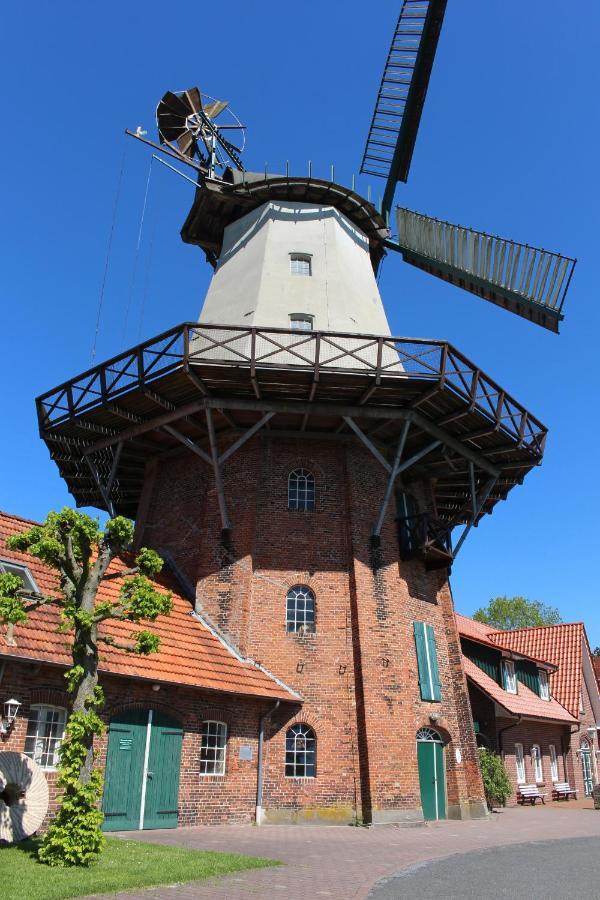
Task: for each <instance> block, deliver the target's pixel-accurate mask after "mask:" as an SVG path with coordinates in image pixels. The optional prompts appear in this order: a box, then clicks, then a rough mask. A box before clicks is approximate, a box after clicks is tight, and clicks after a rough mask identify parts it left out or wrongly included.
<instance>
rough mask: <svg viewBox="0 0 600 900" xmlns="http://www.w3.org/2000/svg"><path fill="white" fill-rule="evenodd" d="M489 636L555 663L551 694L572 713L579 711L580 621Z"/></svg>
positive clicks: (505, 645)
mask: <svg viewBox="0 0 600 900" xmlns="http://www.w3.org/2000/svg"><path fill="white" fill-rule="evenodd" d="M491 638H492V640H493V641H494V643H496V644H498V645H499V646H501V647H507V648H510V649H511V650H515V651H517V652H518V653H524V654H527V655H529V656H537V657H538V658H540V657H542V658H543V659H547V660H548V661H549V662H553V663H555V664H556V665H557V666H558V667H559V668H558V670H557V671H556V672H553V673H552V674H551V675H550V690H551V691H552V696H553V697H556V699H557V700H558V702H559V703H562V705H563V706H565V707H566V708H567V709H568V710H569V712H570V713H572V714H573V715H574V716H578V715H579V704H580V698H581V687H582V683H581V679H582V672H583V666H582V648H583V641H584V639H585V631H584V627H583V622H570V623H567V624H564V625H544V626H542V627H540V628H520V629H518V630H517V631H496V632H494V633H493V634H492V635H491Z"/></svg>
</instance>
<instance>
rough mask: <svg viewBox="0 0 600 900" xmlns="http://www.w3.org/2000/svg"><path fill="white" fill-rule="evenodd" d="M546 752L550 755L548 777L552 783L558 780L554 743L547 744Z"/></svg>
mask: <svg viewBox="0 0 600 900" xmlns="http://www.w3.org/2000/svg"><path fill="white" fill-rule="evenodd" d="M548 754H549V756H550V777H551V779H552V781H553V783H556V782H557V781H558V756H557V755H556V747H555V745H554V744H548Z"/></svg>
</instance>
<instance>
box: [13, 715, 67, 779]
mask: <svg viewBox="0 0 600 900" xmlns="http://www.w3.org/2000/svg"><path fill="white" fill-rule="evenodd" d="M48 713H51V714H53V716H54V714H56V717H55V721H50V722H48ZM34 720H35V729H32V727H31V726H32V724H33V722H34ZM66 724H67V710H66V709H65V707H64V706H53V705H52V704H50V703H34V704H33V705H32V706H30V707H29V717H28V719H27V732H26V735H25V751H24V752H25V755H26V756H28V757H29V759H32V760H33V761H34V762H36V763H37V764H38V765H39V766H40V768H42V769H44V771H46V772H54V771H56V769H57V767H58V763H59V760H58V750H59V747H60V745H61V743H62V742H63V740H64V737H65V726H66ZM54 726H57V733H56V734H53V733H52V732H53V729H54ZM41 728H43V729H44V730H48V731H50V733H49V734H48V733H47V734H40V731H41ZM32 732H33V733H32ZM31 741H33V747H29V749H28V745H29V744H30V742H31ZM44 757H46V762H44Z"/></svg>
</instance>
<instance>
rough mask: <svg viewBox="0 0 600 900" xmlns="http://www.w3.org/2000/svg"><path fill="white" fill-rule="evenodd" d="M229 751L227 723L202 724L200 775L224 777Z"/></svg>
mask: <svg viewBox="0 0 600 900" xmlns="http://www.w3.org/2000/svg"><path fill="white" fill-rule="evenodd" d="M226 749H227V725H226V724H225V722H213V721H208V720H207V721H206V722H203V723H202V735H201V739H200V774H201V775H224V774H225V751H226Z"/></svg>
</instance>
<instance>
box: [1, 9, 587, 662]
mask: <svg viewBox="0 0 600 900" xmlns="http://www.w3.org/2000/svg"><path fill="white" fill-rule="evenodd" d="M398 8H399V3H398V2H393V3H392V2H388V3H379V4H371V5H370V6H365V5H364V4H363V3H361V4H359V3H356V2H354V0H347V2H345V3H343V4H342V3H341V2H339V0H338V2H335V3H334V2H329V3H323V2H322V0H321V2H316V0H304V2H303V3H302V4H284V3H281V2H278V3H275V2H273V0H268V2H262V0H259V2H255V3H252V4H250V3H241V2H238V0H233V2H230V3H229V4H227V6H226V7H222V8H220V9H219V8H212V11H210V12H209V11H208V7H202V6H200V7H194V8H190V7H189V6H187V7H186V6H185V5H184V6H181V5H179V6H173V7H171V6H169V5H168V4H167V5H165V4H164V3H158V2H155V0H145V2H143V3H142V2H138V0H129V2H127V3H122V2H121V3H115V2H113V0H106V2H104V3H103V4H101V5H99V4H91V3H75V2H66V0H65V2H60V3H54V4H50V3H46V2H39V3H37V4H35V9H32V8H31V6H28V5H27V4H9V6H8V7H7V8H6V9H5V11H4V15H3V18H4V28H3V35H2V38H1V39H0V40H1V42H2V44H1V47H0V50H1V58H2V64H3V79H2V83H3V86H4V97H5V104H4V106H5V113H4V115H5V119H6V121H7V123H8V124H5V127H4V129H3V130H4V135H5V138H4V140H3V142H2V144H1V145H0V154H1V155H2V157H3V158H2V166H1V168H0V172H1V176H0V177H1V178H2V182H3V186H2V207H3V215H2V217H1V224H0V228H1V233H0V240H1V244H0V246H1V248H2V266H1V270H0V271H1V278H2V281H1V284H2V298H3V326H4V327H3V340H2V353H1V354H0V365H1V367H2V371H1V378H2V385H3V397H4V416H3V420H4V425H5V428H4V440H3V441H2V446H1V450H0V453H1V461H2V479H1V481H0V507H1V508H3V509H5V510H8V511H11V512H16V513H20V514H22V515H25V516H30V517H32V518H39V517H42V516H43V515H44V514H45V513H46V512H47V510H48V509H49V508H53V507H57V506H61V505H63V504H66V503H69V502H70V498H69V495H68V494H67V492H66V489H65V487H64V485H63V483H62V482H61V480H60V479H59V477H58V474H57V471H56V469H55V467H54V465H53V464H52V463H51V462H50V460H49V458H48V453H47V450H46V448H45V446H44V445H43V444H42V443H41V441H40V440H39V439H38V437H37V428H36V420H35V408H34V403H33V399H34V397H35V396H36V395H37V394H39V393H41V392H42V391H44V390H47V389H48V388H50V387H52V386H54V385H55V384H58V383H59V382H61V381H63V380H65V379H66V378H68V377H70V376H72V375H75V374H77V373H78V372H80V371H82V370H83V369H85V368H87V367H88V366H89V365H90V361H91V349H92V344H93V339H94V332H95V327H96V317H97V311H98V301H99V294H100V285H101V282H102V277H103V270H104V265H105V258H106V247H107V241H108V237H109V232H110V228H111V221H112V210H113V203H114V198H115V191H116V186H117V180H118V174H119V171H120V168H121V164H122V160H123V154H125V156H124V173H123V180H122V186H121V195H120V202H119V208H118V212H117V217H116V221H115V229H114V236H113V246H112V253H111V256H110V261H109V268H108V274H107V280H106V290H105V296H104V304H103V310H102V316H101V322H100V330H99V335H98V343H97V359H102V358H106V357H107V356H109V355H112V354H113V353H116V352H119V351H120V350H121V349H123V348H124V347H126V346H129V345H131V344H134V343H137V341H138V339H139V338H140V337H148V336H151V335H153V334H158V333H159V332H160V331H162V330H164V329H166V328H169V327H170V326H172V325H174V324H176V323H178V322H180V321H184V320H186V319H191V318H196V316H197V315H198V311H199V309H200V306H201V302H202V298H203V296H204V292H205V290H206V286H207V283H208V279H209V276H210V270H209V268H208V267H207V265H206V264H205V263H204V261H203V256H202V254H201V252H200V251H198V250H196V249H195V248H192V247H188V246H186V245H184V244H182V243H181V241H180V239H179V228H180V226H181V224H182V222H183V219H184V217H185V213H186V211H187V209H188V206H189V203H190V201H191V195H192V188H191V186H189V185H187V184H186V183H185V182H184V181H183V180H182V179H179V178H177V177H176V176H175V175H171V173H169V172H167V171H166V170H165V169H162V168H161V167H159V166H157V165H156V164H154V166H153V170H152V174H151V179H150V188H149V192H148V204H147V209H146V215H145V219H144V230H143V233H142V239H141V244H140V250H139V254H138V255H137V265H136V263H135V260H136V253H135V250H136V244H137V240H138V233H139V227H140V216H141V209H142V203H143V199H144V192H145V186H146V181H147V178H148V165H149V158H150V156H149V154H148V153H146V151H145V150H144V149H143V148H142V147H141V146H140V145H138V144H136V142H134V141H132V140H131V139H127V140H126V139H125V138H124V137H123V130H124V128H125V127H132V128H135V127H136V126H137V125H140V124H141V125H143V126H144V127H145V128H147V129H148V131H149V132H150V134H152V132H153V129H154V121H153V116H154V109H155V106H156V102H157V101H158V99H159V98H160V97H161V95H162V94H163V92H164V91H165V90H166V89H174V90H178V89H182V88H186V87H189V86H192V85H195V84H198V85H200V87H201V88H202V90H204V91H206V92H207V93H209V94H212V95H213V96H217V97H223V98H226V99H228V100H230V102H231V104H232V106H233V108H234V109H235V110H236V112H237V113H238V115H239V116H240V117H241V118H242V120H243V121H244V122H245V123H246V124H247V125H248V137H247V149H246V153H245V162H246V166H247V168H250V169H256V168H258V169H261V168H262V167H263V166H264V164H265V162H266V163H268V165H269V168H270V169H271V170H275V171H276V170H282V168H283V167H284V165H285V161H286V160H289V161H290V168H291V170H292V171H296V172H299V173H304V172H306V171H307V166H308V160H309V159H310V160H312V163H313V173H314V174H315V175H319V174H323V175H324V176H325V175H326V174H327V173H328V171H329V166H330V164H331V163H334V164H335V173H336V180H338V181H341V182H343V183H347V184H348V183H350V179H351V176H352V173H354V172H357V170H358V166H359V163H360V158H361V153H362V148H363V144H364V140H365V137H366V132H367V128H368V124H369V121H370V116H371V110H372V104H373V102H374V99H375V93H376V89H377V85H378V82H379V78H380V75H381V69H382V66H383V63H384V59H385V54H386V52H387V46H388V43H389V39H390V37H391V33H392V29H393V25H394V23H395V19H396V16H397V13H398ZM583 10H585V15H583ZM367 13H369V14H372V15H367ZM598 35H600V7H599V6H598V5H597V4H592V3H588V4H585V7H581V8H580V9H579V11H578V14H577V15H569V16H568V21H567V16H566V15H565V6H564V3H559V2H558V0H527V3H523V0H489V2H486V3H482V2H481V0H450V2H449V3H448V11H447V14H446V20H445V23H444V27H443V30H442V36H441V39H440V45H439V49H438V53H437V56H436V61H435V65H434V70H433V75H432V79H431V84H430V89H429V94H428V98H427V103H426V107H425V112H424V116H423V120H422V124H421V128H420V132H419V136H418V140H417V145H416V150H415V154H414V158H413V164H412V169H411V173H410V178H409V183H408V185H406V186H400V187H399V189H398V192H397V195H396V199H397V202H399V203H401V204H402V205H406V206H409V207H412V208H414V209H417V210H419V211H422V212H425V213H428V214H431V215H436V216H438V217H440V218H444V219H448V220H449V221H452V222H459V223H461V224H465V225H471V226H472V227H475V228H482V229H486V230H488V231H490V232H493V233H496V234H501V235H503V236H507V237H512V238H514V239H516V240H521V241H526V242H529V243H532V244H535V245H538V246H542V247H546V248H548V249H552V250H559V251H562V252H564V253H566V254H568V255H572V256H576V257H578V259H579V262H578V265H577V269H576V273H575V276H574V279H573V283H572V287H571V291H570V295H569V297H568V300H567V304H566V314H567V315H566V321H565V322H564V323H563V326H562V334H561V335H560V336H559V337H556V336H554V335H552V334H550V333H547V332H545V331H543V330H541V329H537V328H536V327H534V326H532V325H530V324H528V323H526V322H524V321H523V320H521V319H518V318H517V317H515V316H510V315H509V314H507V313H505V312H503V311H502V310H499V309H496V308H495V307H492V306H491V305H489V304H487V303H484V302H483V301H481V300H478V299H477V298H475V297H472V296H471V295H468V294H466V293H463V292H461V291H459V290H457V289H456V288H453V287H451V286H449V285H445V284H443V283H442V282H441V281H438V280H437V279H433V278H431V277H430V276H428V275H425V274H424V273H421V272H419V271H417V270H414V269H412V268H411V267H410V266H407V265H405V264H403V263H402V261H401V259H400V258H399V257H396V256H395V255H390V256H389V257H388V258H387V259H386V261H385V262H384V265H383V269H382V274H381V280H380V287H381V291H382V295H383V298H384V302H385V305H386V309H387V312H388V317H389V319H390V323H391V327H392V332H393V333H394V334H398V335H418V336H427V337H434V338H445V339H448V340H450V341H451V342H452V343H454V344H455V345H456V346H457V347H458V348H459V349H460V350H462V351H463V352H464V353H465V354H466V355H467V356H469V357H470V358H471V359H473V360H474V361H476V362H477V363H478V364H479V365H480V366H481V367H482V368H483V369H484V370H485V371H487V372H488V373H489V374H490V375H491V376H492V377H493V378H495V379H496V380H498V381H499V382H500V383H501V384H502V385H503V387H505V389H506V390H508V391H510V392H511V393H513V394H514V395H515V396H516V397H517V398H518V399H519V400H520V401H521V402H522V403H523V404H524V405H525V406H527V407H528V408H529V409H531V411H532V412H533V413H534V414H536V415H537V416H538V417H539V418H540V419H541V420H542V421H544V422H545V423H546V424H547V425H548V426H549V428H550V438H549V442H548V449H547V454H546V458H545V460H544V464H543V466H542V467H541V468H540V469H539V470H536V471H535V472H533V473H532V474H531V475H530V476H529V477H528V478H527V480H526V482H525V484H524V485H523V486H522V487H518V488H516V489H515V490H514V491H513V492H512V494H511V495H510V497H509V499H508V501H507V502H506V503H504V504H501V505H499V506H498V507H496V510H495V512H494V514H493V516H491V517H490V518H488V519H486V520H485V521H484V522H483V523H482V524H481V526H480V527H479V528H478V529H477V530H476V531H474V532H472V534H471V535H470V537H469V539H468V541H467V543H466V545H465V546H464V548H463V550H462V551H461V555H460V557H459V559H458V560H457V563H456V566H455V568H454V574H453V588H454V595H455V600H456V604H457V607H458V609H459V610H460V611H462V612H465V613H467V614H468V613H471V612H472V611H473V610H474V609H475V608H476V607H477V606H478V605H480V604H483V603H485V602H486V601H487V600H488V599H489V598H490V597H492V596H495V595H498V594H509V595H511V594H517V593H518V594H524V595H525V596H528V597H530V598H532V599H539V600H542V601H544V602H546V603H550V604H553V605H557V606H558V607H559V608H560V610H561V613H562V615H563V618H565V619H566V620H571V619H583V620H584V621H585V622H586V625H587V628H588V634H589V636H590V640H591V642H592V645H594V644H600V608H599V604H598V588H597V577H596V576H597V561H598V556H599V554H598V550H597V546H596V540H597V534H598V526H597V522H598V500H599V491H598V477H599V470H598V466H597V464H596V460H597V457H598V452H597V445H598V439H599V438H600V427H599V423H598V392H599V389H600V378H599V374H598V350H597V344H596V340H597V336H598V333H599V330H600V329H599V326H600V311H599V303H598V288H597V278H596V270H597V259H598V224H599V223H598V210H599V208H600V196H599V190H598V176H597V171H598V149H597V148H598V138H599V134H600V128H599V123H598V107H597V96H598V89H599V87H600V84H599V79H598V74H597V59H598V55H599V51H600V47H599V45H598V44H599V38H598ZM367 183H368V182H367V181H364V180H363V181H362V182H358V184H359V187H360V188H361V189H362V190H363V191H365V193H366V185H367ZM371 184H372V188H373V194H374V196H377V195H378V193H379V192H380V190H381V187H382V184H383V183H382V182H381V183H378V181H377V179H372V180H371Z"/></svg>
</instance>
